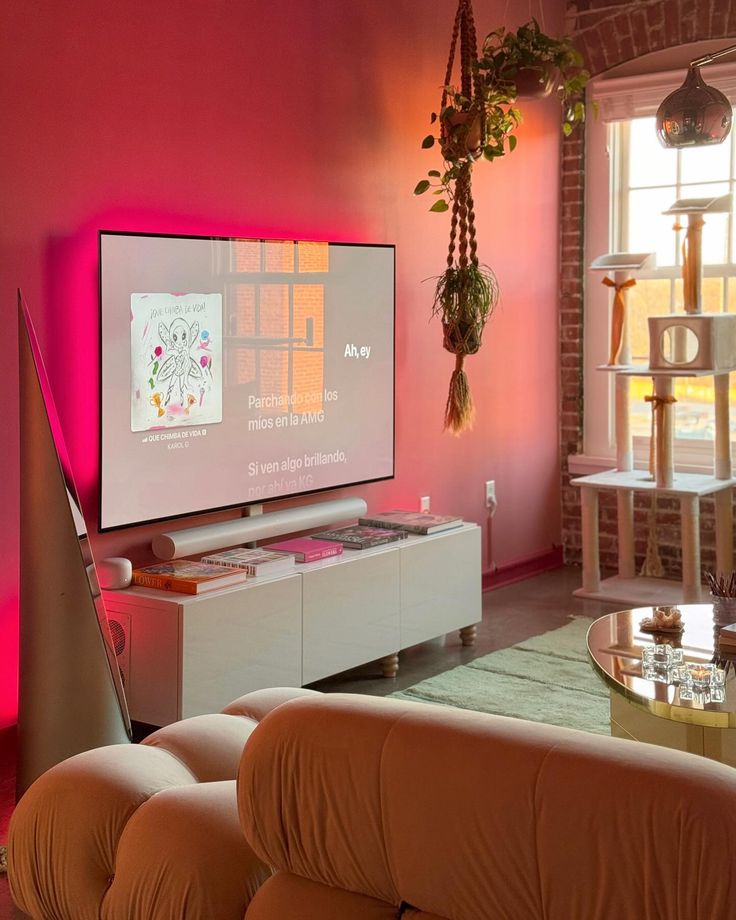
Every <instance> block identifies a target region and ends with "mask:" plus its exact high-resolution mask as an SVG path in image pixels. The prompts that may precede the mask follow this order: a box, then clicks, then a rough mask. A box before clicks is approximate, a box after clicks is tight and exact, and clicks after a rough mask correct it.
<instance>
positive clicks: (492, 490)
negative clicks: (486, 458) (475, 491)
mask: <svg viewBox="0 0 736 920" xmlns="http://www.w3.org/2000/svg"><path fill="white" fill-rule="evenodd" d="M495 507H496V480H495V479H489V480H488V482H486V508H495Z"/></svg>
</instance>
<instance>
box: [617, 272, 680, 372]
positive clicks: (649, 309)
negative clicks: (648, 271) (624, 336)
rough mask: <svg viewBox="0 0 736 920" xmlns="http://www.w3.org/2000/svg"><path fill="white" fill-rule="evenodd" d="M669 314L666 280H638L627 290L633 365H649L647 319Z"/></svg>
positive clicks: (668, 291) (627, 315)
mask: <svg viewBox="0 0 736 920" xmlns="http://www.w3.org/2000/svg"><path fill="white" fill-rule="evenodd" d="M669 312H670V282H669V281H668V280H667V279H666V278H662V279H659V278H656V279H648V280H644V281H642V280H639V281H637V283H636V284H635V285H634V287H632V288H629V293H628V300H627V310H626V317H627V322H628V326H629V342H630V345H631V359H632V362H633V363H634V364H641V363H645V364H648V363H649V323H648V321H647V319H648V317H650V316H664V315H666V314H668V313H669Z"/></svg>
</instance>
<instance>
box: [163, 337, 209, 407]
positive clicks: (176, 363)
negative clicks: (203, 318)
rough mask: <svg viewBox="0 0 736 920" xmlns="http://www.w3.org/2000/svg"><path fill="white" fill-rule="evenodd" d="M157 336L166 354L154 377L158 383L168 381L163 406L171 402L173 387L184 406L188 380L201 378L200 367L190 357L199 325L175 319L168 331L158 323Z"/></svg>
mask: <svg viewBox="0 0 736 920" xmlns="http://www.w3.org/2000/svg"><path fill="white" fill-rule="evenodd" d="M158 334H159V336H160V337H161V341H162V342H163V343H164V345H165V346H166V351H167V354H168V357H167V358H166V360H165V361H164V363H163V364H162V365H161V367H160V368H159V371H158V375H157V377H156V380H157V381H158V382H159V383H160V382H161V381H162V380H168V381H169V388H168V389H167V391H166V396H164V405H165V406H167V405H168V404H169V402H170V401H171V396H172V392H173V390H174V387H178V390H179V402H180V403H181V405H185V404H186V403H187V401H188V400H187V396H188V395H191V394H190V390H191V389H192V387H191V385H190V383H189V378H190V377H194V378H196V379H197V380H199V379H201V377H202V371H201V369H200V366H199V364H197V362H196V361H195V360H194V358H193V357H192V355H191V349H192V346H193V345H195V344H196V343H197V341H198V339H199V323H198V322H196V320H195V322H193V323H192V325H191V326H190V325H189V323H188V322H187V321H186V320H185V319H175V320H174V321H173V323H172V324H171V325H170V326H169V327H168V329H167V328H166V324H165V323H159V324H158Z"/></svg>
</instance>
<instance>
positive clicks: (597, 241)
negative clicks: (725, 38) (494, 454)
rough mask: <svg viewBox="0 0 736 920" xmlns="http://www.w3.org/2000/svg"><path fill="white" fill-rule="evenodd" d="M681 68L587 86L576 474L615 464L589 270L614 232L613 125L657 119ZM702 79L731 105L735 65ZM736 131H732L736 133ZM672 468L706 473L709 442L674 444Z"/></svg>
mask: <svg viewBox="0 0 736 920" xmlns="http://www.w3.org/2000/svg"><path fill="white" fill-rule="evenodd" d="M685 74H686V68H682V69H681V70H676V71H667V72H662V73H654V74H643V75H641V76H634V77H618V78H616V77H609V78H608V79H606V78H605V75H603V76H601V77H598V78H596V79H595V80H592V81H591V82H590V84H589V85H588V93H589V98H590V99H592V100H594V101H595V102H597V103H598V106H599V110H600V111H599V115H598V117H597V118H589V119H588V120H587V121H586V135H585V247H584V260H585V267H584V281H583V302H584V352H583V367H584V370H583V387H584V415H583V454H578V455H576V456H574V457H571V458H570V459H569V468H570V471H571V472H573V473H583V474H587V473H590V472H595V471H598V470H604V469H610V468H612V467H614V466H615V464H616V452H615V444H614V435H613V419H614V402H613V394H614V387H613V378H614V375H613V374H611V373H607V372H605V371H600V370H597V368H598V367H599V366H600V365H602V364H606V363H607V360H608V339H609V317H610V300H611V298H610V292H609V289H608V288H607V287H604V285H602V284H601V278H602V274H601V273H600V272H592V271H590V270H589V266H590V263H591V262H592V260H593V259H594V258H596V256H599V255H602V254H603V253H606V252H609V250H610V246H611V243H610V241H611V240H613V239H615V238H616V236H615V235H614V233H613V229H614V228H613V227H612V222H613V218H612V209H611V206H610V205H611V200H612V196H613V194H614V180H613V179H612V175H611V173H612V171H611V169H610V140H611V125H612V123H613V122H616V121H623V120H629V119H632V118H637V117H646V116H652V115H655V114H656V111H657V108H658V106H659V104H660V102H661V101H662V100H663V99H664V98H665V96H667V95H668V93H671V92H672V91H673V90H675V89H677V88H678V87H679V86H681V85H682V83H683V80H684V78H685ZM703 77H704V79H705V80H706V82H708V83H709V84H712V85H713V86H717V87H718V88H719V89H720V90H721V92H723V93H725V94H726V95H727V96H728V97H729V99H731V100H736V65H735V64H720V65H713V66H709V67H707V68H705V69H704V71H703ZM734 130H736V129H734ZM675 457H676V467H677V469H679V470H682V471H688V472H710V471H711V470H712V466H713V445H712V442H711V441H702V440H698V441H695V440H691V439H679V440H678V441H677V442H676V444H675ZM648 459H649V440H648V438H642V437H639V438H635V439H634V462H635V465H636V466H637V467H642V468H643V467H646V465H647V463H648Z"/></svg>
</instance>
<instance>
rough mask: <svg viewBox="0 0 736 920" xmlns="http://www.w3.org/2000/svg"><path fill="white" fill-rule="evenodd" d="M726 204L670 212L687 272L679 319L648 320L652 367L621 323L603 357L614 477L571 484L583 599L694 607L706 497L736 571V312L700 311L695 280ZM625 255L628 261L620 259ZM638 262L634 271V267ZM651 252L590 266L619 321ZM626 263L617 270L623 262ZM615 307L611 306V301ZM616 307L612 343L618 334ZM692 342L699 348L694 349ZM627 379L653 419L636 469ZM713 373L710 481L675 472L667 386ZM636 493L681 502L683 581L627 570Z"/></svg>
mask: <svg viewBox="0 0 736 920" xmlns="http://www.w3.org/2000/svg"><path fill="white" fill-rule="evenodd" d="M730 207H731V201H730V196H728V195H726V196H723V197H722V198H716V199H689V200H682V201H677V202H675V204H674V205H673V207H672V208H670V209H669V211H668V212H666V213H670V214H677V215H682V214H686V215H688V242H687V246H686V253H687V265H686V266H685V267H684V270H683V275H684V283H685V290H686V295H685V296H686V312H685V313H679V314H668V315H667V316H660V317H649V320H648V324H649V338H650V354H649V363H648V365H646V366H643V367H632V366H631V365H630V364H629V363H628V362H629V361H630V356H629V352H628V350H627V346H628V342H627V332H626V326H625V322H624V323H623V327H622V328H621V343H620V349H619V350H618V351H616V350H615V349H614V348H613V347H612V348H611V350H610V351H609V363H608V364H605V365H601V366H600V367H599V370H602V371H607V372H609V373H611V372H613V373H615V374H616V417H615V434H616V461H617V468H616V469H615V470H607V471H606V472H603V473H596V474H594V475H592V476H583V477H580V478H578V479H575V480H573V485H578V486H580V487H581V501H582V549H583V585H582V587H581V588H580V589H579V590H578V591H576V592H575V594H576V595H578V596H581V597H594V598H597V599H600V600H608V601H616V602H625V603H628V604H631V605H632V606H643V605H646V604H651V605H658V604H674V603H681V602H685V603H697V602H698V601H700V599H701V584H700V574H701V566H700V498H701V496H704V495H713V496H714V500H715V506H716V528H715V537H716V560H717V567H718V569H719V571H722V572H727V571H730V570H731V569H732V568H733V520H732V503H731V491H732V488H733V486H734V484H736V480H734V479H733V478H732V461H731V444H730V405H729V372H730V371H732V370H736V315H734V314H726V313H720V314H713V313H708V314H705V315H703V314H702V313H701V303H700V289H701V284H700V279H701V278H702V259H701V231H702V227H703V225H704V221H703V219H702V215H703V214H704V213H708V212H710V213H713V212H725V211H729V210H730ZM627 258H628V260H629V261H628V263H627V262H626V259H627ZM635 258H636V259H639V261H640V264H638V265H635V264H631V262H633V261H634V260H635ZM650 258H651V256H650V254H642V255H638V256H635V255H632V254H622V253H612V254H609V255H606V256H601V257H600V258H599V259H596V260H595V261H594V262H593V264H592V265H591V268H592V269H593V270H605V271H608V272H615V275H614V277H615V280H614V281H612V280H611V279H610V278H609V279H608V280H607V281H606V282H605V283H607V284H609V286H611V287H613V288H615V289H616V296H617V297H619V298H620V300H619V308H620V309H619V317H621V318H622V317H623V312H624V311H623V309H621V307H622V303H621V301H622V299H623V298H622V297H621V296H620V295H623V293H624V290H625V288H624V287H623V285H624V284H626V283H627V282H630V278H629V277H628V274H627V272H630V271H632V270H635V269H636V268H643V267H649V266H650V265H652V264H653V259H652V261H651V262H650V261H649V259H650ZM622 263H623V264H622ZM614 303H615V301H614ZM615 314H616V310H614V323H613V324H612V333H611V338H612V340H613V337H614V332H615V331H616V322H615V319H616V316H615ZM693 337H694V338H695V340H696V343H695V344H697V348H693V347H692V346H693ZM632 376H646V377H651V378H652V379H653V381H654V394H653V396H652V397H650V398H649V399H648V401H650V402H651V403H652V408H653V413H654V418H655V434H654V441H655V443H654V467H653V470H652V473H650V472H649V470H635V469H634V468H633V451H632V449H631V447H632V445H631V429H630V424H629V409H630V390H629V386H630V382H629V378H630V377H632ZM700 376H712V377H713V379H714V392H715V403H714V412H715V439H714V470H713V475H705V474H696V473H675V467H674V427H675V425H674V417H675V399H674V380H675V378H676V377H700ZM601 489H612V490H613V491H615V492H616V496H617V510H618V563H619V571H618V574H617V575H615V576H613V577H612V578H607V579H605V580H603V581H601V578H600V571H599V563H600V560H599V548H598V492H599V491H600V490H601ZM635 492H649V493H650V496H651V500H652V501H656V497H657V495H658V494H664V495H669V496H671V497H673V498H677V499H678V501H679V505H680V526H681V535H682V581H681V582H677V581H673V580H667V579H664V578H655V577H642V576H637V575H636V572H635V569H634V520H633V499H634V493H635Z"/></svg>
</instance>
